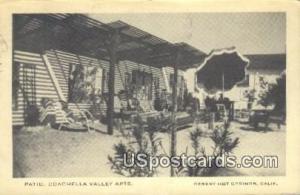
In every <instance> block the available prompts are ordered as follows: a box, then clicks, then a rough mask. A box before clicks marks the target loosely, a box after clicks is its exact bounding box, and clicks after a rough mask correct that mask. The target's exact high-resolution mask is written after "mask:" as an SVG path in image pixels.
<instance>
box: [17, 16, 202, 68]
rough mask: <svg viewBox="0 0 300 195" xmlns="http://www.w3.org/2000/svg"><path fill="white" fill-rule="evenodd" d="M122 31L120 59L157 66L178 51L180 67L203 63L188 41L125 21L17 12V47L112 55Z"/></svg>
mask: <svg viewBox="0 0 300 195" xmlns="http://www.w3.org/2000/svg"><path fill="white" fill-rule="evenodd" d="M115 31H118V32H119V37H120V40H119V45H118V47H117V51H116V52H117V58H118V60H130V61H133V62H137V63H143V64H146V65H150V66H154V67H158V68H161V67H165V66H172V65H173V64H174V63H175V60H176V57H175V56H176V53H177V52H178V51H179V52H180V54H181V55H180V56H181V57H180V59H179V60H178V61H177V63H178V64H179V66H178V68H179V69H186V68H188V67H190V66H192V65H193V64H196V63H200V62H201V61H202V60H203V59H204V57H205V53H203V52H201V51H200V50H198V49H196V48H194V47H192V46H191V45H189V44H187V43H175V44H173V43H170V42H168V41H166V40H164V39H161V38H159V37H157V36H155V35H152V34H150V33H148V32H145V31H143V30H141V29H139V28H136V27H134V26H132V25H129V24H127V23H125V22H123V21H115V22H111V23H102V22H100V21H98V20H95V19H92V18H90V17H87V16H86V15H84V14H14V16H13V45H14V49H24V50H29V51H35V52H44V51H45V50H49V49H58V50H64V51H68V52H72V53H76V54H80V55H85V56H89V57H95V58H100V59H104V60H109V59H110V54H109V52H108V49H107V48H108V44H109V43H108V42H109V40H110V37H111V36H112V32H115Z"/></svg>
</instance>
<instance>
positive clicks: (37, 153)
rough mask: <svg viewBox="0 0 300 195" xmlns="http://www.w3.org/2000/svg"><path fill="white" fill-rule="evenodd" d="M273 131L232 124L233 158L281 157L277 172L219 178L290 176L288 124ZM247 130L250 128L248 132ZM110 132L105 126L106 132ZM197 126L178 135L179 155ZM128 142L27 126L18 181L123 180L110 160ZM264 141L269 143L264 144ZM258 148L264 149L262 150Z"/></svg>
mask: <svg viewBox="0 0 300 195" xmlns="http://www.w3.org/2000/svg"><path fill="white" fill-rule="evenodd" d="M270 128H271V129H272V131H254V130H253V129H251V128H249V127H248V125H245V124H242V123H238V122H232V125H231V128H230V131H232V132H233V136H234V137H239V138H240V144H239V146H238V147H237V148H236V149H234V151H233V152H234V155H236V156H237V158H240V157H241V156H242V155H250V156H254V155H262V154H263V155H277V156H278V160H279V167H278V168H240V169H237V168H236V169H230V170H229V169H220V170H219V171H218V172H217V175H218V176H240V175H251V176H266V175H268V176H271V175H272V176H274V175H276V176H279V175H284V174H285V164H286V162H285V136H286V131H285V126H282V127H281V129H277V126H276V125H273V124H272V125H271V126H270ZM245 129H247V130H245ZM105 130H106V128H105V126H103V132H105ZM191 130H192V128H188V129H184V130H181V131H178V133H177V136H178V138H180V144H178V147H177V153H178V154H182V153H183V152H185V151H186V147H188V150H190V151H191V150H192V148H191V143H190V139H189V132H190V131H191ZM158 135H159V137H161V138H162V144H163V148H164V149H165V151H169V143H170V140H169V139H170V137H169V135H168V134H167V133H158ZM120 141H124V142H125V139H124V138H123V137H122V136H121V135H120V133H119V132H118V131H116V133H115V135H113V136H111V135H108V134H106V133H100V132H94V133H86V132H69V131H57V130H55V129H49V128H45V127H40V128H39V127H35V128H31V129H30V128H28V129H23V130H19V131H15V132H14V157H15V159H14V165H15V166H16V169H15V172H14V176H15V177H110V176H114V177H120V175H118V174H114V173H113V172H112V170H111V169H110V164H109V163H108V159H107V156H108V155H113V153H114V151H113V145H114V144H117V143H119V142H120ZM200 142H201V144H202V145H203V146H205V147H206V148H209V147H210V146H211V144H212V141H211V140H210V138H209V137H203V138H202V139H201V141H200ZM261 143H264V144H261ZM258 146H259V148H258ZM157 176H158V177H161V176H166V177H167V176H169V169H164V168H160V169H159V170H158V175H157Z"/></svg>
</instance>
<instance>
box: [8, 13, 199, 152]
mask: <svg viewBox="0 0 300 195" xmlns="http://www.w3.org/2000/svg"><path fill="white" fill-rule="evenodd" d="M13 28H14V29H13V35H14V37H13V41H14V48H18V49H30V50H31V51H35V50H36V51H39V52H42V51H45V50H47V49H62V50H65V51H69V52H74V53H77V54H81V55H86V56H90V57H95V58H98V59H105V60H108V61H109V62H110V67H109V79H108V92H109V97H108V103H107V108H108V109H107V118H108V123H107V131H108V133H109V134H113V118H114V112H113V111H114V86H115V81H114V74H115V65H116V64H117V63H118V62H119V61H120V60H130V61H133V62H137V63H143V64H146V65H150V66H154V67H158V68H161V67H165V66H173V67H174V85H173V115H172V119H173V122H174V124H175V123H176V120H175V112H176V111H177V98H176V94H177V75H178V69H186V68H187V67H190V66H191V65H193V64H197V63H199V62H201V61H202V60H203V58H204V57H205V53H203V52H201V51H199V50H198V49H196V48H194V47H192V46H190V45H189V44H187V43H175V44H173V43H170V42H168V41H166V40H163V39H161V38H159V37H157V36H155V35H152V34H150V33H148V32H145V31H143V30H141V29H139V28H136V27H134V26H131V25H129V24H127V23H125V22H122V21H115V22H111V23H103V22H100V21H98V20H95V19H92V18H90V17H88V16H86V15H83V14H15V15H14V17H13ZM35 42H37V43H38V44H32V43H35ZM173 126H174V129H173V131H172V140H174V142H172V145H173V146H175V145H176V141H175V140H176V137H175V136H176V127H175V125H173ZM171 148H173V149H172V150H174V151H171V154H175V147H172V146H171Z"/></svg>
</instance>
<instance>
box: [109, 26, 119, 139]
mask: <svg viewBox="0 0 300 195" xmlns="http://www.w3.org/2000/svg"><path fill="white" fill-rule="evenodd" d="M119 36H120V35H119V31H118V30H115V31H113V32H112V34H111V36H110V40H109V43H108V52H109V59H110V61H109V65H110V66H109V75H108V102H107V133H108V134H109V135H112V134H113V126H114V96H115V66H116V64H117V63H118V59H117V48H118V45H119V42H120V37H119Z"/></svg>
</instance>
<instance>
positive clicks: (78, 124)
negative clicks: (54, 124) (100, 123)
mask: <svg viewBox="0 0 300 195" xmlns="http://www.w3.org/2000/svg"><path fill="white" fill-rule="evenodd" d="M55 109H56V116H57V118H58V124H59V126H58V130H62V129H67V130H71V131H86V130H87V131H90V127H89V123H88V118H87V116H86V115H85V114H84V112H82V111H80V110H77V111H76V112H75V111H74V109H73V110H67V109H63V107H62V105H61V104H60V105H59V103H57V104H56V106H55Z"/></svg>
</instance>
